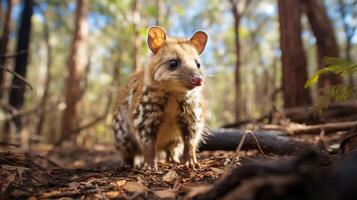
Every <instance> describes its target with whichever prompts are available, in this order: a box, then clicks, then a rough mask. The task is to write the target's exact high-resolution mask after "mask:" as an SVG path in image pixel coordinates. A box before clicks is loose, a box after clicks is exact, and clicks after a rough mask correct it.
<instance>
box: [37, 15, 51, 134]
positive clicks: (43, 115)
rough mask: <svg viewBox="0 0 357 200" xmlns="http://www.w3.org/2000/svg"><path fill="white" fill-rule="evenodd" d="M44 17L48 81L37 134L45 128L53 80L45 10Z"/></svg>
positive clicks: (43, 96) (41, 103)
mask: <svg viewBox="0 0 357 200" xmlns="http://www.w3.org/2000/svg"><path fill="white" fill-rule="evenodd" d="M43 17H44V22H43V34H44V41H45V44H46V48H47V62H46V68H47V69H46V81H45V83H44V90H43V95H42V97H41V102H40V105H41V109H40V113H39V120H38V123H37V126H36V135H38V136H39V135H41V133H42V129H43V124H44V122H45V117H46V107H47V101H48V96H49V89H50V83H51V80H52V76H51V66H52V47H51V44H50V31H49V27H48V21H47V18H46V13H45V12H43Z"/></svg>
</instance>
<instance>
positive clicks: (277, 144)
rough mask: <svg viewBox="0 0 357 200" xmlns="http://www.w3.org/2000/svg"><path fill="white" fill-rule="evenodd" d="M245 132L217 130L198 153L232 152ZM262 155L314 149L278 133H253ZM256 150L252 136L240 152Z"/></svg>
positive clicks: (285, 153)
mask: <svg viewBox="0 0 357 200" xmlns="http://www.w3.org/2000/svg"><path fill="white" fill-rule="evenodd" d="M244 134H245V131H243V130H237V129H218V130H214V131H213V134H211V135H208V136H207V138H206V141H205V142H204V143H203V144H201V146H200V147H199V150H200V151H216V150H224V151H234V150H236V149H237V146H238V144H239V142H240V141H241V139H242V137H243V136H244ZM253 134H254V135H255V137H256V138H257V140H258V142H259V145H260V147H261V148H262V150H263V151H264V153H268V154H269V153H271V154H278V155H292V154H297V153H301V152H303V151H306V150H311V149H315V147H314V146H313V145H312V144H309V143H303V142H299V141H296V140H294V139H292V138H290V137H288V136H284V135H282V133H281V132H278V131H254V132H253ZM252 149H258V146H257V144H256V141H255V140H254V138H253V136H251V135H247V136H246V138H245V141H244V143H243V147H242V150H252Z"/></svg>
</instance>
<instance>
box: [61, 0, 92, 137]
mask: <svg viewBox="0 0 357 200" xmlns="http://www.w3.org/2000/svg"><path fill="white" fill-rule="evenodd" d="M76 2H77V8H76V16H75V28H74V32H73V41H72V45H71V50H70V54H69V59H68V77H67V81H66V93H65V98H66V99H65V101H66V108H65V110H64V113H63V115H62V132H61V134H63V136H62V137H65V138H66V139H69V137H70V133H71V132H72V131H73V130H75V129H76V128H78V125H79V109H80V106H81V105H80V104H81V102H80V100H81V94H82V91H81V87H80V83H81V80H82V79H83V74H84V71H85V66H86V63H85V62H86V61H87V56H86V42H85V39H86V37H87V34H88V26H87V20H86V16H87V9H88V8H87V5H86V2H87V1H86V0H77V1H76Z"/></svg>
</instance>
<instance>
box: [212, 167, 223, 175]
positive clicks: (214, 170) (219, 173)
mask: <svg viewBox="0 0 357 200" xmlns="http://www.w3.org/2000/svg"><path fill="white" fill-rule="evenodd" d="M211 171H213V172H215V173H216V174H218V175H221V174H224V172H226V170H223V169H219V168H215V167H211Z"/></svg>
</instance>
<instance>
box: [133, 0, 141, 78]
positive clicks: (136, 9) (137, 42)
mask: <svg viewBox="0 0 357 200" xmlns="http://www.w3.org/2000/svg"><path fill="white" fill-rule="evenodd" d="M132 6H133V7H132V11H133V31H134V52H133V54H134V61H133V70H134V72H137V71H139V70H140V68H141V67H140V48H141V39H140V32H139V31H140V30H139V23H140V3H139V2H138V0H134V1H133V4H132Z"/></svg>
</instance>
